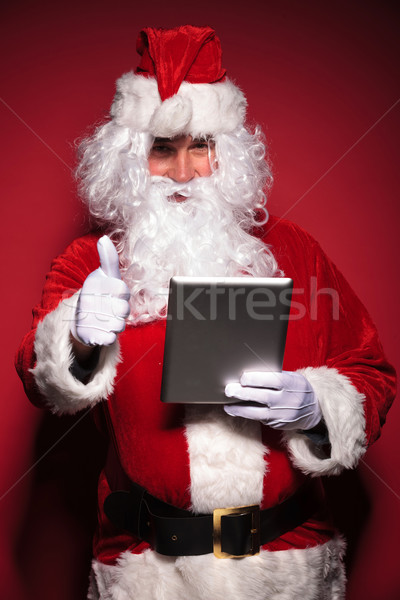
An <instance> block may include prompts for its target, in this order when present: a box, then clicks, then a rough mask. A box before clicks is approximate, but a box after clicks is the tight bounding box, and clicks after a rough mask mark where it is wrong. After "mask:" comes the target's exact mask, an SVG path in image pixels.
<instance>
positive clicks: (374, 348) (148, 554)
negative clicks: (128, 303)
mask: <svg viewBox="0 0 400 600" xmlns="http://www.w3.org/2000/svg"><path fill="white" fill-rule="evenodd" d="M257 235H259V236H261V237H262V239H263V240H264V241H265V243H267V244H268V245H269V246H270V248H271V250H272V252H273V253H274V255H275V257H276V259H277V262H278V264H279V267H280V268H281V269H282V271H283V272H284V273H285V276H287V277H291V278H292V279H293V281H294V291H293V300H292V309H291V319H290V321H289V327H288V335H287V343H286V351H285V361H284V369H285V370H288V371H297V370H301V372H302V373H303V375H304V376H305V377H306V378H307V379H308V380H309V381H310V383H311V384H312V386H313V388H314V390H315V392H316V394H317V397H318V399H319V402H320V405H321V410H322V414H323V417H324V420H325V423H326V426H327V428H328V432H329V439H330V444H331V451H330V455H326V454H325V453H324V452H322V451H321V449H319V448H318V447H316V446H315V445H314V444H313V443H312V441H311V440H309V439H308V438H307V437H306V436H305V435H304V434H302V433H301V432H285V433H283V434H282V433H280V432H277V431H275V430H273V429H271V428H269V427H266V426H263V425H260V424H259V423H257V422H253V421H248V420H244V419H238V418H232V417H230V416H228V415H226V414H225V413H224V412H223V410H222V408H221V407H219V406H217V407H215V406H208V405H203V406H186V407H185V406H183V405H165V404H162V403H161V402H160V400H159V397H160V385H161V370H162V360H163V346H164V334H165V322H164V321H155V322H153V323H150V324H147V325H139V326H135V327H133V326H129V325H128V326H127V328H126V330H125V331H124V332H123V333H122V334H121V335H120V336H119V340H118V342H117V343H115V344H114V345H113V346H111V347H108V348H103V349H102V350H101V353H100V360H99V364H98V366H97V368H96V371H95V373H94V375H93V377H92V378H91V381H90V382H89V383H88V384H87V385H84V384H83V383H81V382H79V381H78V380H76V379H75V378H74V377H73V376H72V374H71V373H70V370H69V367H70V365H71V362H72V356H71V347H70V341H69V325H70V321H71V319H72V318H73V316H74V311H75V305H76V297H77V295H76V292H77V290H79V289H80V288H81V287H82V284H83V282H84V280H85V278H86V277H87V275H88V274H89V273H90V272H91V271H93V270H94V269H96V268H97V267H98V266H99V258H98V253H97V249H96V242H97V239H98V237H99V236H98V235H96V234H90V235H87V236H85V237H83V238H80V239H78V240H76V241H75V242H73V243H72V244H71V245H70V246H69V247H68V248H67V250H66V251H65V253H64V254H63V255H61V256H60V257H58V258H57V259H56V260H55V261H54V262H53V265H52V269H51V272H50V273H49V275H48V277H47V280H46V285H45V288H44V291H43V297H42V301H41V304H40V305H39V306H38V307H36V309H35V310H34V322H33V329H32V331H31V332H30V333H29V334H28V335H27V336H26V337H25V338H24V340H23V342H22V345H21V348H20V350H19V353H18V355H17V369H18V372H19V374H20V376H21V378H22V379H23V381H24V385H25V389H26V391H27V393H28V396H29V397H30V399H31V400H32V401H33V402H34V403H36V404H39V405H47V406H49V407H50V408H51V409H52V410H53V411H54V412H56V413H74V412H76V411H78V410H81V409H83V408H86V407H89V406H92V405H95V404H96V403H98V402H99V401H101V400H103V399H106V398H107V399H108V401H107V402H108V412H109V416H110V419H111V422H112V428H113V430H114V433H115V438H116V443H117V446H118V452H119V456H120V460H121V464H122V467H123V469H124V471H125V473H126V474H127V475H128V476H129V478H131V479H132V480H133V481H136V482H138V483H139V484H141V485H142V486H144V487H145V488H147V490H148V491H149V492H150V493H152V494H153V495H155V496H157V497H159V498H161V499H163V500H165V501H166V502H169V503H170V504H174V505H175V506H179V507H182V508H191V509H192V510H194V511H195V512H203V513H210V512H212V511H213V510H214V508H217V507H224V506H239V505H251V504H260V505H261V507H262V508H268V507H270V506H274V505H276V504H277V503H278V502H282V501H283V500H284V499H285V498H287V497H288V496H290V495H291V494H292V493H293V492H295V491H296V489H298V487H299V486H300V485H301V483H302V482H303V481H304V479H305V478H306V477H307V476H318V475H326V474H338V473H340V471H341V470H342V469H343V468H352V467H354V466H355V465H356V464H357V462H358V460H359V459H360V457H361V456H362V455H363V454H364V452H365V450H366V448H367V446H368V445H369V444H371V443H372V442H373V441H375V440H376V438H377V437H378V436H379V435H380V428H381V426H382V424H383V422H384V419H385V415H386V412H387V410H388V409H389V407H390V404H391V402H392V400H393V397H394V388H395V375H394V372H393V369H392V367H391V366H390V365H389V364H388V363H387V361H386V359H385V357H384V354H383V352H382V348H381V345H380V342H379V340H378V336H377V333H376V329H375V327H374V325H373V324H372V322H371V319H370V317H369V316H368V314H367V312H366V310H365V308H364V307H363V305H362V304H361V303H360V301H359V300H358V299H357V297H356V296H355V294H354V293H353V291H352V290H351V288H350V287H349V285H348V284H347V282H346V281H345V280H344V278H343V276H342V275H341V273H340V272H339V271H338V270H337V269H336V267H335V266H334V265H333V264H332V262H331V261H330V260H329V259H328V258H327V257H326V255H325V254H324V253H323V252H322V250H321V248H320V247H319V245H318V244H317V242H315V240H313V239H312V238H311V236H309V235H308V234H307V233H306V232H304V231H303V230H302V229H300V228H299V227H297V226H295V225H294V224H292V223H289V222H287V221H283V220H277V219H274V218H270V220H269V222H268V225H267V226H266V227H265V228H263V229H262V230H260V231H259V232H258V233H257ZM238 375H239V374H238ZM205 376H206V374H205ZM113 461H114V458H113V456H112V451H111V452H110V456H109V459H108V461H107V464H106V465H105V468H104V470H103V472H102V474H101V477H100V481H99V527H98V532H97V535H96V539H95V543H94V556H95V559H94V563H93V578H92V583H91V590H90V592H89V597H90V598H118V599H119V598H123V599H124V600H125V599H126V600H128V599H130V598H146V599H147V598H149V599H150V598H157V599H158V598H165V599H169V598H171V599H172V598H173V599H174V600H176V599H180V598H182V600H183V599H185V600H187V598H189V597H190V598H192V599H193V600H194V599H197V598H198V599H199V600H200V599H203V598H210V597H212V598H213V599H218V598H221V599H222V598H224V599H226V598H227V597H231V598H235V599H240V600H241V599H247V598H270V597H271V594H272V593H273V594H275V595H274V598H275V597H276V598H279V600H284V599H286V598H287V599H292V598H294V597H299V596H300V595H301V594H302V595H303V596H304V597H306V598H309V599H310V600H311V599H313V598H322V597H323V598H325V597H326V598H341V597H343V593H344V592H343V589H344V574H343V569H342V566H341V560H340V559H341V555H342V552H343V543H342V541H341V540H340V538H339V537H337V536H335V535H334V531H333V529H332V527H331V526H330V524H329V523H328V522H327V521H326V520H324V519H323V517H322V516H321V515H318V516H317V517H314V518H312V519H310V520H309V521H308V522H307V523H305V524H303V525H302V526H300V527H297V528H296V529H295V530H293V531H291V532H288V533H286V534H285V535H283V536H282V537H280V538H278V539H277V540H274V541H273V542H271V543H269V544H267V545H265V546H264V547H263V549H262V552H261V554H260V555H259V556H257V557H251V558H245V559H240V560H219V559H217V558H215V557H214V556H213V555H204V556H200V557H179V558H177V559H175V558H173V557H161V556H160V555H157V554H156V553H155V552H153V551H152V550H151V549H150V548H149V545H148V544H147V543H146V542H142V541H140V540H138V539H135V538H134V537H132V536H130V535H127V534H126V533H124V532H121V531H117V530H116V529H115V528H114V527H113V526H112V524H111V523H110V522H109V521H108V519H107V518H106V516H105V515H104V512H103V509H102V506H103V501H104V499H105V497H106V496H107V495H108V493H109V492H110V489H115V481H114V475H115V473H114V464H113ZM162 582H163V583H162Z"/></svg>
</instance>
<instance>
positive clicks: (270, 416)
mask: <svg viewBox="0 0 400 600" xmlns="http://www.w3.org/2000/svg"><path fill="white" fill-rule="evenodd" d="M225 395H226V396H228V398H237V399H238V400H240V401H241V402H240V404H227V405H225V406H224V410H225V412H227V413H228V415H231V416H233V417H244V418H245V419H254V420H256V421H261V422H262V423H264V424H265V425H269V427H273V428H275V429H312V428H313V427H315V426H316V425H318V423H319V422H320V421H321V419H322V414H321V409H320V407H319V402H318V399H317V397H316V395H315V392H314V390H313V388H312V386H311V384H310V383H309V382H308V381H307V379H306V378H305V377H304V376H303V375H302V374H301V373H297V372H293V371H282V373H278V372H271V371H269V372H268V371H267V372H259V371H257V372H250V371H248V372H245V373H243V375H242V376H241V378H240V383H228V385H227V386H226V387H225ZM254 403H257V404H254Z"/></svg>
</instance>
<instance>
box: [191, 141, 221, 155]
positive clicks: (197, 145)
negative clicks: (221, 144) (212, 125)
mask: <svg viewBox="0 0 400 600" xmlns="http://www.w3.org/2000/svg"><path fill="white" fill-rule="evenodd" d="M214 145H215V144H214V140H211V139H210V140H207V139H199V140H193V142H192V148H193V149H195V150H198V151H199V152H205V153H208V149H209V148H210V150H213V149H214Z"/></svg>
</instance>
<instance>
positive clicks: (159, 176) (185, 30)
mask: <svg viewBox="0 0 400 600" xmlns="http://www.w3.org/2000/svg"><path fill="white" fill-rule="evenodd" d="M137 49H138V52H139V54H140V57H141V58H140V63H139V66H138V67H137V69H136V72H135V73H127V74H125V75H123V76H122V77H121V78H120V79H119V80H118V82H117V93H116V96H115V99H114V102H113V104H112V107H111V118H110V120H109V121H108V122H106V123H105V124H104V125H102V126H100V127H99V128H98V129H97V130H96V131H95V133H94V134H93V136H92V137H90V138H89V139H87V140H86V141H84V142H83V143H82V145H81V147H80V163H79V167H78V177H79V181H80V191H81V194H82V197H83V198H84V200H85V202H86V203H87V206H88V209H89V211H90V214H91V216H92V217H93V219H94V222H95V224H96V226H97V228H96V229H95V230H94V231H93V232H92V233H89V234H88V235H86V236H84V237H81V238H79V239H77V240H75V241H74V242H73V243H72V244H71V245H70V246H69V247H68V248H67V249H66V251H65V252H64V254H62V255H61V256H59V257H58V258H57V259H56V260H55V261H54V262H53V265H52V269H51V271H50V273H49V275H48V277H47V280H46V284H45V287H44V291H43V297H42V301H41V303H40V304H39V305H38V306H37V307H36V309H35V311H34V322H33V328H32V331H31V332H30V333H29V334H28V335H27V336H26V337H25V338H24V340H23V342H22V345H21V348H20V350H19V353H18V357H17V368H18V371H19V374H20V376H21V378H22V379H23V381H24V385H25V389H26V390H27V393H28V395H29V397H30V399H31V400H32V401H33V402H34V403H36V404H38V405H41V406H47V407H49V408H50V409H51V410H52V411H53V412H54V413H59V414H65V413H69V414H71V413H76V412H78V411H81V410H85V409H86V410H92V408H93V414H94V415H95V416H96V420H97V422H98V424H99V426H101V427H103V428H104V430H106V431H107V433H108V436H109V439H110V444H109V453H108V456H107V461H106V464H105V466H104V469H103V471H102V473H101V476H100V479H99V487H98V497H99V506H98V516H99V518H98V528H97V532H96V536H95V540H94V558H93V565H92V573H91V577H90V589H89V594H88V598H90V599H92V600H94V599H103V600H106V599H107V600H111V599H115V600H117V599H118V600H130V599H132V600H133V599H135V600H136V599H138V598H143V599H145V600H150V599H154V600H161V599H163V600H188V599H190V600H206V599H207V600H209V599H210V598H212V599H213V600H218V599H221V600H222V599H223V600H226V599H227V598H232V599H235V600H244V599H249V600H250V599H251V600H253V599H254V598H260V599H261V598H263V599H271V598H275V599H276V600H278V599H279V600H284V599H285V600H294V599H295V598H299V597H303V598H307V600H314V599H322V598H324V599H339V598H344V589H345V574H344V569H343V565H342V557H343V552H344V546H345V544H344V540H343V539H342V538H341V536H340V535H339V534H338V533H337V532H336V531H335V529H334V527H333V526H332V524H331V522H330V520H329V516H328V515H327V513H326V509H325V506H324V499H323V492H322V488H321V484H320V480H319V476H321V475H337V474H339V473H340V472H341V471H342V470H343V469H348V468H353V467H355V466H356V465H357V462H358V461H359V459H360V458H361V457H362V456H363V454H364V452H365V451H366V448H367V447H368V445H369V444H371V443H372V442H373V441H374V440H375V439H376V438H377V437H378V436H379V434H380V427H381V425H382V423H383V421H384V418H385V415H386V412H387V410H388V408H389V407H390V404H391V401H392V399H393V395H394V386H395V376H394V373H393V369H392V368H391V366H390V365H389V364H388V363H387V361H386V359H385V357H384V354H383V352H382V349H381V345H380V343H379V340H378V336H377V333H376V330H375V328H374V326H373V324H372V322H371V320H370V318H369V316H368V314H367V313H366V311H365V309H364V307H363V306H362V304H361V303H360V301H359V300H358V299H357V297H356V296H355V295H354V293H353V291H352V290H351V288H350V287H349V285H348V284H347V282H346V281H345V280H344V278H343V276H342V275H341V274H340V272H339V271H338V270H337V269H336V267H335V266H334V265H333V264H332V262H331V261H330V260H329V259H328V258H327V257H326V255H325V254H324V253H323V251H322V250H321V248H320V247H319V245H318V244H317V242H315V240H313V239H312V238H311V237H310V236H309V235H308V234H307V233H306V232H304V231H303V230H302V229H300V228H299V227H297V226H295V225H294V224H292V223H289V222H287V221H284V220H281V219H276V218H273V217H270V216H269V215H268V213H267V211H266V208H265V203H266V196H265V194H266V192H267V191H268V189H269V187H270V185H271V181H272V178H271V173H270V170H269V166H268V162H267V161H266V157H265V147H264V144H263V139H262V134H261V132H260V131H259V130H258V129H256V130H255V131H254V132H252V131H250V130H249V128H247V127H246V125H245V113H246V100H245V97H244V95H243V93H242V92H241V90H240V89H239V88H238V87H237V86H236V85H235V84H234V83H232V81H230V80H229V79H228V78H227V77H226V73H225V70H224V69H223V68H222V67H221V50H220V44H219V40H218V38H217V37H216V35H215V33H214V31H213V30H212V29H211V28H210V27H192V26H185V27H178V28H176V29H172V30H163V29H153V28H147V29H145V30H143V31H142V32H141V33H140V35H139V38H138V45H137ZM104 234H107V235H104ZM175 274H179V275H221V276H226V275H239V276H240V275H244V274H246V275H251V276H268V277H280V276H283V275H285V276H286V277H291V278H292V279H293V281H294V289H295V293H296V296H295V300H296V302H295V303H294V308H293V309H292V318H291V320H290V321H289V327H288V335H287V344H286V352H285V361H284V371H283V372H282V373H272V374H271V373H263V372H255V373H253V372H244V373H238V374H237V383H231V384H229V385H228V386H227V388H226V391H225V393H226V395H227V396H228V397H230V399H232V398H233V399H238V402H237V403H233V404H229V405H226V406H225V407H223V406H219V405H218V406H215V405H210V404H207V398H204V404H201V405H196V406H194V405H174V404H163V403H161V402H160V386H161V371H162V363H163V348H164V335H165V322H166V320H165V315H166V301H167V300H166V299H167V296H168V285H169V279H170V277H171V276H172V275H175ZM204 377H207V373H204ZM239 401H240V402H239ZM255 403H257V404H255ZM232 507H233V508H232Z"/></svg>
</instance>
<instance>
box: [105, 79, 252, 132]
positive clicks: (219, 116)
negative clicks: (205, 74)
mask: <svg viewBox="0 0 400 600" xmlns="http://www.w3.org/2000/svg"><path fill="white" fill-rule="evenodd" d="M246 104H247V102H246V99H245V97H244V94H243V93H242V92H241V90H240V89H239V88H238V87H237V86H236V85H234V84H233V83H232V82H231V81H230V80H229V79H226V80H225V81H220V82H217V83H188V82H187V81H183V82H182V84H181V86H180V88H179V91H178V93H177V94H175V96H172V97H171V98H167V99H166V100H165V101H164V102H161V98H160V94H159V93H158V87H157V81H156V80H155V79H153V78H149V77H144V76H143V75H134V73H132V72H131V73H125V75H122V77H120V79H118V81H117V93H116V95H115V98H114V101H113V104H112V106H111V116H112V117H113V119H114V120H115V122H116V123H117V124H118V125H122V126H124V127H130V128H131V129H134V130H135V131H143V132H148V133H150V134H152V135H153V136H154V137H174V136H176V135H178V134H186V135H189V134H190V135H192V136H193V137H202V136H206V135H216V134H218V133H229V132H231V131H233V130H234V129H236V128H237V127H239V126H240V125H242V124H243V122H244V119H245V115H246Z"/></svg>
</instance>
